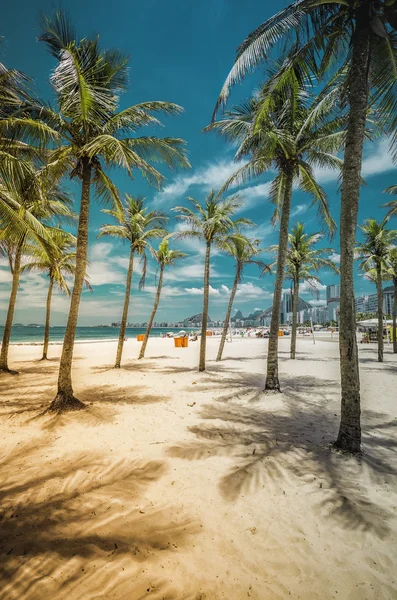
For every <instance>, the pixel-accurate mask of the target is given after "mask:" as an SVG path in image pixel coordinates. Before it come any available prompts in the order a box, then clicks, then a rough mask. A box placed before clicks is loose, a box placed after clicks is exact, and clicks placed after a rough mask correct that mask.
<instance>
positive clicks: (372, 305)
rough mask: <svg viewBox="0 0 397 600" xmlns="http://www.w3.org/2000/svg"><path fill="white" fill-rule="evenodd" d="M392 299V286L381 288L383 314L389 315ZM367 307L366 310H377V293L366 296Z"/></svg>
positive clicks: (391, 308)
mask: <svg viewBox="0 0 397 600" xmlns="http://www.w3.org/2000/svg"><path fill="white" fill-rule="evenodd" d="M393 301H394V287H393V286H389V287H386V288H384V289H383V306H382V310H383V314H384V315H391V313H392V310H393ZM367 306H368V308H367V311H366V312H376V311H377V310H378V294H371V295H370V296H368V305H367Z"/></svg>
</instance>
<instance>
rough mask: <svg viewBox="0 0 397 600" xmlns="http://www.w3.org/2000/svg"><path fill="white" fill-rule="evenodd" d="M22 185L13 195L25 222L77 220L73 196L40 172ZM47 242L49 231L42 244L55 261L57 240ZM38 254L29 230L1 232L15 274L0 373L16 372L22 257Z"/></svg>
mask: <svg viewBox="0 0 397 600" xmlns="http://www.w3.org/2000/svg"><path fill="white" fill-rule="evenodd" d="M32 174H33V171H32ZM21 183H22V185H21V186H20V187H19V190H18V194H17V193H16V192H15V191H14V192H12V194H11V196H12V198H14V199H15V202H17V203H18V204H19V205H20V207H21V209H20V210H21V211H22V214H23V215H24V218H25V219H26V215H28V214H29V215H32V216H33V217H34V218H35V219H36V220H38V221H41V223H42V225H41V227H42V228H43V229H44V227H43V226H44V225H45V224H47V225H48V224H50V223H51V220H52V219H54V218H57V219H59V218H64V219H65V218H66V219H73V218H74V214H73V213H72V212H71V199H70V197H69V196H68V195H67V194H66V193H65V192H64V191H63V190H62V189H61V188H60V186H59V185H58V184H57V183H56V182H53V183H52V184H51V183H50V182H49V180H48V179H46V178H44V179H43V178H42V172H41V171H37V172H36V173H35V174H34V176H32V177H30V176H29V177H26V179H25V180H22V182H21ZM48 239H50V240H51V236H50V235H49V234H48V232H47V234H46V236H45V238H42V240H41V241H42V244H44V247H42V250H43V251H44V252H46V253H47V254H48V256H49V257H50V258H51V259H52V260H55V259H56V258H57V257H58V255H59V251H58V250H57V248H56V245H55V244H54V240H52V241H51V243H47V240H48ZM37 251H38V240H37V237H36V235H33V236H32V231H31V229H30V228H27V229H25V230H24V231H22V233H21V231H20V230H19V229H15V227H14V222H13V221H11V222H10V221H8V222H7V223H6V224H5V226H4V227H3V228H2V229H1V231H0V252H1V253H2V254H3V256H6V257H7V259H8V262H9V265H10V270H11V273H12V286H11V294H10V300H9V304H8V311H7V317H6V322H5V326H4V332H3V340H2V345H1V352H0V371H6V372H11V373H14V371H11V370H10V369H9V367H8V350H9V345H10V338H11V329H12V322H13V319H14V311H15V303H16V299H17V293H18V286H19V279H20V275H21V263H22V257H23V256H24V255H31V254H33V253H35V252H37Z"/></svg>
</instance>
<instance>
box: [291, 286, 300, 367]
mask: <svg viewBox="0 0 397 600" xmlns="http://www.w3.org/2000/svg"><path fill="white" fill-rule="evenodd" d="M298 303H299V276H298V278H297V279H294V297H293V299H292V331H291V352H290V356H291V358H295V354H296V329H297V325H298Z"/></svg>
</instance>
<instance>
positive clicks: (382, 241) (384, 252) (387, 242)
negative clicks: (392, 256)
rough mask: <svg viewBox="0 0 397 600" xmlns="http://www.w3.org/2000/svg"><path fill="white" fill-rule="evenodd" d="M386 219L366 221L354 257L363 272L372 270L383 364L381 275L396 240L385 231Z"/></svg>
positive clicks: (394, 235) (380, 356)
mask: <svg viewBox="0 0 397 600" xmlns="http://www.w3.org/2000/svg"><path fill="white" fill-rule="evenodd" d="M387 223H388V220H387V218H386V219H383V221H381V222H378V221H376V220H375V219H367V220H366V221H365V223H364V225H362V226H361V227H360V229H361V231H362V233H363V235H364V242H362V243H358V244H357V246H356V257H357V258H358V259H359V260H360V261H361V262H360V268H361V269H362V270H363V271H364V272H369V271H371V270H374V272H375V274H376V276H375V281H376V291H377V295H378V362H383V325H384V323H383V285H382V282H383V275H384V273H385V272H386V271H387V267H388V265H387V259H388V256H389V252H390V250H391V248H392V246H393V243H394V242H395V240H396V239H397V231H392V230H390V229H387V227H386V225H387Z"/></svg>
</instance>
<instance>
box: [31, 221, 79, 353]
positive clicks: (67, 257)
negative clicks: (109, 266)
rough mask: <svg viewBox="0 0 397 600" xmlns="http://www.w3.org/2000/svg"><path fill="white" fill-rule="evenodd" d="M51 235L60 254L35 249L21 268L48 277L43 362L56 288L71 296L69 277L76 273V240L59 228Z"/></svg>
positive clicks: (52, 231) (53, 229)
mask: <svg viewBox="0 0 397 600" xmlns="http://www.w3.org/2000/svg"><path fill="white" fill-rule="evenodd" d="M50 235H51V238H52V240H53V241H54V244H55V246H56V248H57V249H58V254H56V255H55V256H52V255H51V254H48V252H46V251H45V249H43V248H42V247H41V246H38V247H37V248H35V249H34V250H33V252H32V256H30V259H31V260H30V261H29V262H27V263H25V264H24V265H23V266H22V267H21V272H23V271H33V270H34V271H41V272H44V273H46V274H47V275H48V279H49V284H48V292H47V301H46V316H45V328H44V344H43V356H42V359H41V360H47V358H48V357H47V353H48V344H49V341H50V321H51V300H52V294H53V290H54V287H57V288H58V289H59V290H60V291H61V292H63V293H65V294H67V295H68V296H70V290H69V286H68V282H67V277H73V276H74V274H75V272H76V252H75V250H74V249H75V246H76V238H75V236H74V235H72V234H71V233H68V232H66V231H63V230H62V229H59V228H50ZM85 284H86V286H87V287H88V289H91V286H90V284H89V282H88V280H87V279H86V280H85Z"/></svg>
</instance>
